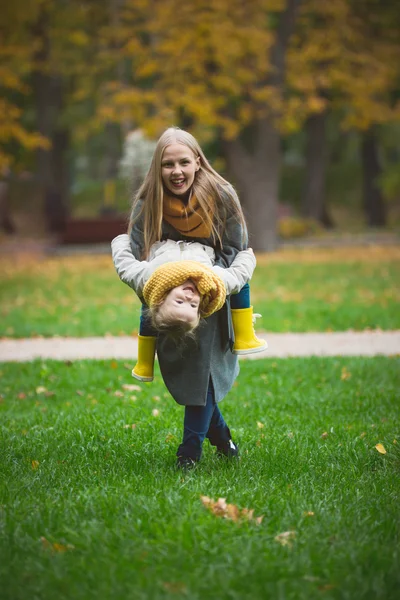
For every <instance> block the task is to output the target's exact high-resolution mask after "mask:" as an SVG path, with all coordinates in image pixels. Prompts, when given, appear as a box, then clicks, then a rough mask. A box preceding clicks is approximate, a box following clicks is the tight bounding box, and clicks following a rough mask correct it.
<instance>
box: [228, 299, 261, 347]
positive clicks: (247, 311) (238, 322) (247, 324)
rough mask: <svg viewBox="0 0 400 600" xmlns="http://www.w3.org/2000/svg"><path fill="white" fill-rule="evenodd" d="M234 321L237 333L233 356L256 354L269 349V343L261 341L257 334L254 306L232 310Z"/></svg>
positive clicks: (234, 328)
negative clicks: (254, 321)
mask: <svg viewBox="0 0 400 600" xmlns="http://www.w3.org/2000/svg"><path fill="white" fill-rule="evenodd" d="M258 316H260V315H258ZM232 321H233V330H234V332H235V343H234V345H233V350H232V352H233V354H254V353H256V352H262V351H263V350H266V349H267V348H268V344H267V342H266V341H265V340H259V339H258V337H257V336H256V334H255V331H254V325H253V307H252V306H250V308H232Z"/></svg>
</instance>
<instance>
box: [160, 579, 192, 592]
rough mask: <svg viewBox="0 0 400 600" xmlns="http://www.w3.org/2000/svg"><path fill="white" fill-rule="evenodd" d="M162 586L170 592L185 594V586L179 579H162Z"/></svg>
mask: <svg viewBox="0 0 400 600" xmlns="http://www.w3.org/2000/svg"><path fill="white" fill-rule="evenodd" d="M162 585H163V588H164V589H165V590H166V591H167V592H171V593H172V594H186V592H187V587H186V585H185V584H184V583H182V582H181V581H164V582H163V584H162Z"/></svg>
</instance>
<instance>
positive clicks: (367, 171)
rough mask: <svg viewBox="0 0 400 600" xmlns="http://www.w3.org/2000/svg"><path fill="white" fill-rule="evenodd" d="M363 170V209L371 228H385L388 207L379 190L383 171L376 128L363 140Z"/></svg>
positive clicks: (370, 130) (364, 134)
mask: <svg viewBox="0 0 400 600" xmlns="http://www.w3.org/2000/svg"><path fill="white" fill-rule="evenodd" d="M361 160H362V170H363V207H364V211H365V216H366V219H367V223H368V225H369V227H385V225H386V207H385V202H384V199H383V196H382V193H381V190H380V188H379V183H378V178H379V176H380V175H381V172H382V169H381V165H380V163H379V156H378V140H377V137H376V131H375V129H374V128H372V127H371V128H370V129H368V131H365V132H364V133H363V134H362V138H361Z"/></svg>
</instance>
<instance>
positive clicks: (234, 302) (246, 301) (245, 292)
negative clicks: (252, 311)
mask: <svg viewBox="0 0 400 600" xmlns="http://www.w3.org/2000/svg"><path fill="white" fill-rule="evenodd" d="M231 308H250V285H249V284H248V283H245V284H244V286H243V287H242V289H241V290H240V292H239V293H238V294H232V296H231Z"/></svg>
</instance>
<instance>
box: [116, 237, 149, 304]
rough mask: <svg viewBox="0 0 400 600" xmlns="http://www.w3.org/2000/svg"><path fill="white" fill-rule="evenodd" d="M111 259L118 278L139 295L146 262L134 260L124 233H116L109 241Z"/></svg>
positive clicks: (143, 282) (144, 281) (143, 279)
mask: <svg viewBox="0 0 400 600" xmlns="http://www.w3.org/2000/svg"><path fill="white" fill-rule="evenodd" d="M111 252H112V259H113V262H114V266H115V269H116V271H117V273H118V276H119V278H120V279H121V280H122V281H123V282H124V283H126V284H127V285H129V287H131V288H132V289H134V290H135V292H136V293H137V294H138V296H141V294H142V290H143V287H144V284H145V283H146V280H145V275H146V269H147V266H148V264H149V263H148V262H147V261H146V260H136V258H135V257H134V256H133V254H132V249H131V242H130V240H129V236H128V235H127V234H126V233H123V234H122V235H118V236H117V237H116V238H114V239H113V241H112V242H111Z"/></svg>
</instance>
